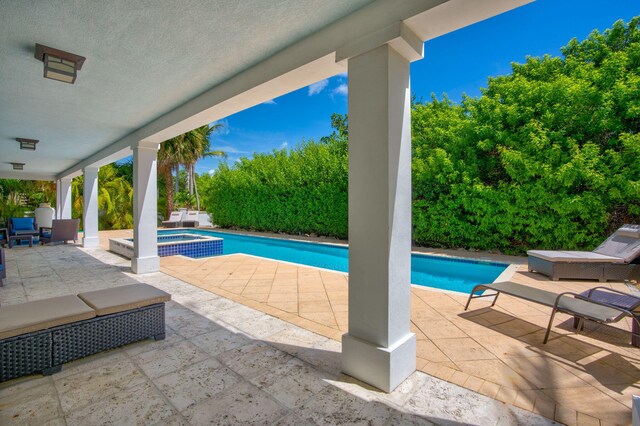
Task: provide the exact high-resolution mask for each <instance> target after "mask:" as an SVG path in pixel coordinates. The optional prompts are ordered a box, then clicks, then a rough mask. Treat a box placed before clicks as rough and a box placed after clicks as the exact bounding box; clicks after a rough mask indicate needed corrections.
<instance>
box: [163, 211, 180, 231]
mask: <svg viewBox="0 0 640 426" xmlns="http://www.w3.org/2000/svg"><path fill="white" fill-rule="evenodd" d="M182 214H183V213H182V212H171V215H170V216H169V219H168V220H163V221H162V226H164V227H165V228H177V227H179V226H182Z"/></svg>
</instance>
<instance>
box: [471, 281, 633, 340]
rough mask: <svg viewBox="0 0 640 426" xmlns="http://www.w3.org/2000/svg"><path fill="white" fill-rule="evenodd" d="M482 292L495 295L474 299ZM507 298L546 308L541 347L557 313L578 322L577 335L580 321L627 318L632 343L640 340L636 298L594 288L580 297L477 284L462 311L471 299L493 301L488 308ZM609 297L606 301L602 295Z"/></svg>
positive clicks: (510, 285) (515, 285) (510, 284)
mask: <svg viewBox="0 0 640 426" xmlns="http://www.w3.org/2000/svg"><path fill="white" fill-rule="evenodd" d="M484 290H493V291H495V293H493V292H490V293H488V294H487V293H482V294H479V295H476V293H477V292H481V291H484ZM501 293H504V294H508V295H510V296H513V297H517V298H519V299H524V300H527V301H529V302H533V303H537V304H540V305H544V306H549V307H550V308H552V309H551V318H549V325H548V326H547V333H546V334H545V336H544V341H543V343H547V340H549V332H550V331H551V326H552V325H553V318H554V317H555V315H556V313H557V312H563V313H565V314H569V315H573V316H574V317H576V318H578V324H577V332H578V333H580V330H582V326H583V324H584V320H585V319H587V320H591V321H595V322H597V323H600V324H612V323H615V322H618V321H620V320H621V319H622V318H625V317H627V316H630V317H631V318H632V319H633V322H634V324H633V329H632V331H631V334H632V336H633V338H632V342H633V343H634V344H635V345H638V342H639V339H640V297H636V296H633V295H630V294H627V293H624V292H621V291H617V290H613V289H611V288H607V287H594V288H592V289H590V290H588V291H586V292H584V293H581V294H578V293H572V292H569V291H566V292H563V293H559V294H557V293H553V292H550V291H546V290H541V289H539V288H535V287H529V286H526V285H522V284H518V283H514V282H511V281H505V282H498V283H493V284H480V285H477V286H475V287H474V288H473V290H472V291H471V294H469V299H468V300H467V304H466V305H465V307H464V310H465V311H466V310H467V309H468V308H469V303H471V299H477V298H480V297H493V298H494V299H493V302H492V303H491V306H493V305H495V304H496V300H498V296H499V295H500V294H501ZM606 293H609V294H610V295H609V296H608V297H607V296H605V295H604V294H606Z"/></svg>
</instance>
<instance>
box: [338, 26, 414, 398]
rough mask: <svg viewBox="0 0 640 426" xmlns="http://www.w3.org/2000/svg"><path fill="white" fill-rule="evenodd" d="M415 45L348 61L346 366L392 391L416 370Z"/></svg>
mask: <svg viewBox="0 0 640 426" xmlns="http://www.w3.org/2000/svg"><path fill="white" fill-rule="evenodd" d="M400 41H402V39H400ZM397 42H398V39H396V40H395V43H397ZM361 44H362V43H361ZM402 46H403V47H407V46H409V47H410V48H411V47H412V45H411V44H407V43H402ZM413 47H415V49H408V50H409V51H410V52H412V56H408V55H407V54H406V53H404V54H401V53H399V50H398V49H396V48H394V43H388V44H383V45H381V46H380V45H378V47H373V48H372V49H371V50H368V51H366V52H364V53H360V54H357V56H352V57H351V58H350V59H349V332H348V333H347V334H345V335H344V336H343V338H342V369H343V371H344V372H345V373H347V374H349V375H351V376H354V377H356V378H358V379H360V380H363V381H365V382H367V383H369V384H371V385H373V386H375V387H377V388H379V389H382V390H384V391H386V392H391V391H392V390H393V389H395V388H396V387H397V386H398V385H399V384H400V383H402V382H403V381H404V380H405V379H406V378H407V377H408V376H409V375H410V374H411V373H413V372H414V371H415V368H416V336H415V334H414V333H412V332H411V329H410V310H411V309H410V305H411V300H410V298H411V293H410V288H411V286H410V278H411V105H410V96H411V93H410V90H409V60H413V59H415V58H416V56H420V57H421V54H422V43H421V42H420V44H419V45H418V44H413ZM418 49H419V51H418ZM400 51H402V49H400ZM417 53H419V55H417Z"/></svg>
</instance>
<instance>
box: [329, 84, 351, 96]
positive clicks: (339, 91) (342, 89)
mask: <svg viewBox="0 0 640 426" xmlns="http://www.w3.org/2000/svg"><path fill="white" fill-rule="evenodd" d="M331 93H333V94H336V95H344V96H347V95H348V94H349V86H348V85H347V84H346V83H343V84H341V85H340V86H338V87H336V88H335V89H333V91H332V92H331Z"/></svg>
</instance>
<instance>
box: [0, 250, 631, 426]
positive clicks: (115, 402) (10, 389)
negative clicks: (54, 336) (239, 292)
mask: <svg viewBox="0 0 640 426" xmlns="http://www.w3.org/2000/svg"><path fill="white" fill-rule="evenodd" d="M7 263H8V266H9V268H8V280H7V286H6V287H0V300H1V301H2V304H3V305H5V304H15V303H21V302H24V301H26V300H33V299H36V298H39V297H41V296H42V294H51V295H60V294H69V293H74V292H79V291H86V290H89V289H99V288H107V287H114V286H118V285H124V284H128V283H133V282H138V281H144V282H148V283H150V284H152V285H154V286H156V287H158V288H161V289H163V290H165V291H168V292H170V293H171V294H172V298H173V301H171V302H169V303H167V310H166V320H167V338H166V339H165V340H163V341H152V340H147V341H143V342H138V343H135V344H132V345H127V346H125V347H123V348H119V349H115V350H111V351H107V352H104V353H101V354H96V355H93V356H91V357H87V358H84V359H81V360H78V361H74V362H71V363H68V364H65V366H64V367H63V369H62V371H61V372H59V373H56V374H54V375H53V376H49V377H42V376H39V375H34V376H29V377H25V378H20V379H16V380H12V381H9V382H5V383H2V384H0V424H2V425H14V424H29V425H30V424H37V425H47V424H50V425H57V424H60V425H64V424H69V425H71V424H117V425H120V424H144V425H148V424H169V425H188V424H238V423H242V424H252V423H253V424H282V425H285V424H296V425H298V424H345V422H347V423H348V422H352V423H354V424H358V423H362V424H398V423H403V424H452V423H455V422H458V423H459V422H462V421H471V422H472V423H474V421H473V420H472V419H482V420H483V424H498V423H499V422H500V424H545V423H547V421H546V420H545V419H544V418H541V417H536V416H534V415H532V414H531V413H530V412H527V411H525V410H521V409H519V408H517V407H514V406H512V405H506V404H502V403H499V402H497V401H496V400H493V399H490V398H488V397H486V396H484V395H480V394H476V393H473V392H471V391H469V390H467V389H464V388H461V387H458V386H457V385H454V384H451V383H447V382H443V381H442V380H440V379H437V378H434V377H429V376H427V375H425V374H423V373H420V372H417V373H415V374H413V375H412V376H411V377H410V378H409V379H408V380H407V381H406V382H405V383H403V384H402V385H401V387H400V388H399V389H398V390H396V391H395V392H393V393H391V394H384V393H381V392H378V391H376V390H375V389H371V388H369V387H368V386H367V385H365V384H363V383H360V382H358V381H356V380H354V379H352V378H350V377H348V376H345V375H342V374H341V373H340V343H339V342H338V341H336V340H332V339H329V338H327V337H326V336H324V335H322V334H318V333H314V332H312V331H309V330H307V329H305V328H301V327H298V326H296V325H294V324H292V323H291V322H292V321H282V320H281V319H279V318H276V317H275V316H273V312H275V310H274V311H273V312H265V310H268V309H265V310H256V309H254V307H251V306H250V305H249V306H245V305H242V304H238V303H236V302H235V301H232V300H230V299H227V298H223V297H220V296H219V295H216V294H214V293H213V292H211V291H209V290H204V289H201V288H198V287H196V286H194V285H190V284H187V283H185V282H184V281H182V280H180V279H176V278H175V277H172V276H169V275H167V274H164V273H155V274H147V275H144V276H136V275H132V274H130V267H129V261H128V260H125V259H123V258H121V257H119V256H116V255H113V254H111V253H108V252H106V251H104V250H102V249H86V250H85V249H81V248H78V247H75V246H71V245H61V246H51V247H49V246H46V247H33V248H31V249H29V248H15V249H12V250H8V251H7ZM235 263H236V264H235V266H232V265H225V266H224V267H223V268H221V270H222V271H225V272H226V273H227V275H228V274H232V273H233V272H234V270H235V269H234V268H235V267H238V266H242V263H243V262H242V261H240V262H235ZM244 266H246V265H244ZM247 269H249V268H247ZM287 269H288V272H287V273H288V274H289V275H292V272H291V270H292V269H291V265H288V267H287ZM294 269H295V267H294ZM23 270H24V271H27V274H26V275H28V276H22V275H21V272H22V271H23ZM36 271H38V272H36ZM216 271H217V269H216ZM266 271H275V272H273V273H274V279H275V277H276V275H278V267H277V266H275V267H274V265H270V266H264V268H263V269H261V274H262V276H261V277H260V280H265V278H264V275H266V274H267V273H271V272H266ZM212 272H215V271H214V270H213V269H212ZM245 273H246V272H245ZM308 275H309V277H311V280H312V281H313V282H312V284H310V285H308V286H307V285H305V284H304V283H303V285H302V286H301V287H302V288H304V289H305V290H306V289H309V290H313V291H310V292H317V290H318V289H319V286H324V287H325V288H327V284H326V283H325V282H324V278H323V277H322V276H320V279H321V280H323V281H322V282H318V276H319V275H318V274H314V273H309V274H308ZM207 276H209V275H207ZM207 276H205V280H206V279H207V278H206V277H207ZM212 279H213V281H215V275H214V276H213V277H212ZM287 279H289V280H291V279H292V278H291V276H289V277H287ZM248 280H249V281H251V280H250V279H248ZM340 280H342V278H339V279H336V280H335V281H336V284H335V286H334V290H336V289H337V290H338V291H344V289H343V288H342V287H344V281H342V284H340V282H341V281H340ZM329 281H331V280H329ZM332 284H333V283H331V284H329V286H331V285H332ZM248 285H249V284H248ZM260 285H264V283H261V284H260ZM287 286H291V281H289V282H288V283H287V284H283V285H282V286H277V287H278V290H281V291H285V287H287ZM294 287H297V286H294ZM327 294H328V299H329V300H330V303H331V304H332V306H337V305H338V304H336V305H334V304H333V301H332V293H331V292H328V293H327ZM256 303H259V302H256ZM339 304H344V303H343V302H342V301H341V302H340V303H339ZM269 309H276V308H273V307H271V308H269ZM287 314H288V315H291V313H287ZM293 317H296V318H299V317H297V316H295V315H292V316H291V318H293ZM301 320H303V321H304V322H305V324H316V323H314V322H313V321H312V320H309V319H306V318H301ZM336 323H338V322H337V321H336ZM190 324H193V326H190ZM264 324H266V326H261V325H264ZM254 330H255V333H254ZM323 330H332V331H334V332H338V333H341V331H340V329H339V328H338V329H334V328H331V327H328V326H327V327H326V328H323ZM612 362H613V360H612ZM616 362H618V363H619V362H621V361H620V360H617V361H616ZM472 379H473V377H472V376H469V377H468V380H467V381H469V380H472ZM434 383H435V384H438V385H437V386H438V387H437V388H435V387H434V386H435V385H434ZM486 383H489V382H486V381H485V382H483V386H484V385H486ZM435 390H437V392H435ZM607 390H609V389H608V388H607ZM432 392H433V395H432ZM622 392H627V391H626V390H625V391H622ZM432 396H433V397H437V398H439V399H441V401H440V402H441V404H440V405H438V404H435V402H436V401H431V402H429V403H427V402H426V401H428V400H429V398H431V397H432ZM544 396H545V394H544V393H542V392H540V396H539V397H538V399H539V400H540V401H543V400H544V399H543V397H544ZM449 398H455V401H453V400H452V401H449ZM612 398H614V399H615V397H614V396H612ZM516 400H517V398H516ZM449 406H450V407H455V409H449V408H447V407H449ZM484 420H486V421H487V422H486V423H485V422H484Z"/></svg>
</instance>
